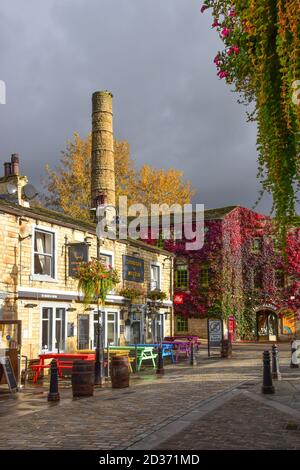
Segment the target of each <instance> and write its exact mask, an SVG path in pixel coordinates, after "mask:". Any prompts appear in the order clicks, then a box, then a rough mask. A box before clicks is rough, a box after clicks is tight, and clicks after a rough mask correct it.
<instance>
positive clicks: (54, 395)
mask: <svg viewBox="0 0 300 470" xmlns="http://www.w3.org/2000/svg"><path fill="white" fill-rule="evenodd" d="M59 400H60V396H59V393H58V372H57V362H56V360H55V359H53V360H52V361H51V368H50V390H49V393H48V401H59Z"/></svg>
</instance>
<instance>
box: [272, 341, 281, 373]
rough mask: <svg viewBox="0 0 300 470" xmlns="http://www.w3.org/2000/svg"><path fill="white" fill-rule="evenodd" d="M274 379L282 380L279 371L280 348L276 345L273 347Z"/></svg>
mask: <svg viewBox="0 0 300 470" xmlns="http://www.w3.org/2000/svg"><path fill="white" fill-rule="evenodd" d="M272 378H273V379H275V380H281V373H280V371H279V358H278V348H277V345H276V344H273V346H272Z"/></svg>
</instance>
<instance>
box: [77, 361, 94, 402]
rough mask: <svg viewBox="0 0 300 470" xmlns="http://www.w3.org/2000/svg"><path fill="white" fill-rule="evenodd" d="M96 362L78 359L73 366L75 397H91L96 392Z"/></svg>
mask: <svg viewBox="0 0 300 470" xmlns="http://www.w3.org/2000/svg"><path fill="white" fill-rule="evenodd" d="M94 379H95V362H94V361H82V360H76V361H74V362H73V367H72V390H73V397H90V396H92V395H93V394H94Z"/></svg>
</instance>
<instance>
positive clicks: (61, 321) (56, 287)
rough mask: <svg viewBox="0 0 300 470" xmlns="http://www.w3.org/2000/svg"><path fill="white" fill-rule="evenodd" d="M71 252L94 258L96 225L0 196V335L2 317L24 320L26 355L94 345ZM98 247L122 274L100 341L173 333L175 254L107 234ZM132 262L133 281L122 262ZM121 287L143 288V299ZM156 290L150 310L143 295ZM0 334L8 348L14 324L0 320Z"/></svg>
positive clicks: (92, 315) (90, 314) (91, 317)
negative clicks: (161, 297)
mask: <svg viewBox="0 0 300 470" xmlns="http://www.w3.org/2000/svg"><path fill="white" fill-rule="evenodd" d="M74 249H75V251H76V249H78V250H79V253H81V254H82V252H84V253H88V255H87V256H88V259H92V258H96V256H97V237H96V227H95V225H94V224H87V223H84V222H80V221H78V220H73V219H71V218H70V217H67V216H65V215H63V214H60V213H57V212H54V211H51V210H48V209H44V208H33V207H24V206H23V205H21V204H18V203H17V202H11V201H9V200H8V199H2V200H0V251H1V257H0V333H1V321H3V320H13V319H14V320H21V327H22V335H21V338H22V344H21V346H22V348H21V351H22V354H23V355H26V356H28V357H29V358H34V357H37V355H38V354H39V353H41V352H42V351H58V350H60V351H75V350H78V349H87V348H88V349H89V348H94V347H95V335H94V325H95V322H96V321H97V307H96V303H95V304H90V305H85V303H84V302H83V299H82V296H81V295H80V293H79V292H78V289H77V284H78V282H77V279H76V278H75V277H74V276H73V275H70V274H72V264H71V273H70V258H71V253H70V250H73V251H74ZM100 249H101V259H102V260H103V262H107V263H108V264H110V265H112V266H113V267H114V268H115V269H116V270H117V271H118V273H119V276H120V284H119V285H118V286H116V288H115V289H114V290H113V291H112V292H111V293H110V294H109V295H108V297H107V300H106V304H105V306H104V307H103V308H102V314H101V315H102V323H103V325H104V336H105V345H107V344H111V345H112V344H114V345H118V344H120V345H122V344H125V343H132V342H133V341H134V339H135V338H134V335H135V337H136V339H137V341H138V342H153V341H159V340H160V339H161V338H163V336H166V335H170V334H172V332H173V325H174V321H173V307H172V290H173V286H172V283H173V281H172V265H173V255H172V254H170V253H169V252H167V251H165V250H162V249H159V248H156V247H151V246H149V245H147V244H145V243H143V242H141V241H135V240H115V241H113V240H108V239H105V240H102V243H101V247H100ZM72 256H73V255H72ZM132 260H133V261H134V260H137V262H138V263H139V264H141V263H142V265H143V267H142V269H139V272H140V273H141V272H142V277H141V279H139V280H138V282H136V281H132V280H125V279H124V267H125V266H124V265H125V264H126V263H128V262H129V263H130V262H131V261H132ZM141 280H142V282H139V281H141ZM126 286H130V287H133V286H135V287H137V286H138V287H142V288H143V289H144V292H145V297H144V298H142V299H141V300H140V302H139V303H138V304H136V305H131V304H130V303H129V301H128V299H126V298H125V297H122V296H121V295H119V291H120V289H121V288H123V287H126ZM155 288H157V289H160V290H161V291H163V292H165V293H166V294H167V299H166V300H165V301H162V302H161V303H160V304H159V305H157V304H156V305H154V308H153V302H151V301H147V292H149V291H150V290H153V289H155ZM151 306H152V308H151ZM153 311H154V314H153ZM155 312H156V313H155ZM6 337H8V338H9V340H7V339H6ZM0 339H1V344H0V349H1V348H5V347H8V344H7V342H8V341H11V340H14V339H15V338H14V331H13V326H10V325H5V330H4V326H3V325H2V333H1V334H0Z"/></svg>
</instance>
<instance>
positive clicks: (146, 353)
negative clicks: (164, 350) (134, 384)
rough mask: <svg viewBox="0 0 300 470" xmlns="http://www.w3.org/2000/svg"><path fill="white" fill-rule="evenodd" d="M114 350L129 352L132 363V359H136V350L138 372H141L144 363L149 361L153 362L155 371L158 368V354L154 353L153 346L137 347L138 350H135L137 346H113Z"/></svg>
mask: <svg viewBox="0 0 300 470" xmlns="http://www.w3.org/2000/svg"><path fill="white" fill-rule="evenodd" d="M113 349H115V350H117V351H122V350H127V351H128V350H129V351H130V352H129V354H130V359H131V362H133V361H132V359H134V358H135V349H136V350H137V370H138V371H139V370H140V368H141V366H142V363H143V362H144V361H148V360H149V359H150V360H151V361H152V364H153V369H155V367H156V363H155V359H156V358H157V353H156V352H154V347H153V346H137V348H135V346H113Z"/></svg>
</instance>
